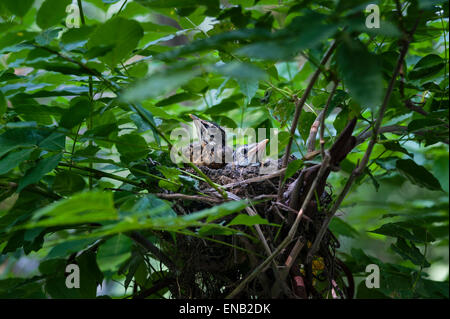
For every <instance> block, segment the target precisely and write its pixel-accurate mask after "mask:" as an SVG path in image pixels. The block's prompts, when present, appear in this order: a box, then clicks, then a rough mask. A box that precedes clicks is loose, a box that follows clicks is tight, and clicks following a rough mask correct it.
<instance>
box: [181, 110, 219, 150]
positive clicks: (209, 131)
mask: <svg viewBox="0 0 450 319" xmlns="http://www.w3.org/2000/svg"><path fill="white" fill-rule="evenodd" d="M189 116H190V117H191V119H192V120H193V121H194V126H195V130H196V132H197V137H198V140H199V142H200V143H201V144H202V145H206V144H209V145H212V146H216V145H218V146H222V147H224V146H225V140H226V136H225V134H226V133H225V130H224V129H223V128H221V127H220V126H219V125H218V124H216V123H214V122H208V121H205V120H202V119H201V118H198V117H197V116H195V115H193V114H189Z"/></svg>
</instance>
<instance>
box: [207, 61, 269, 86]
mask: <svg viewBox="0 0 450 319" xmlns="http://www.w3.org/2000/svg"><path fill="white" fill-rule="evenodd" d="M214 70H215V71H216V72H218V73H220V74H223V75H225V76H229V77H231V78H234V79H238V80H244V81H245V80H247V81H258V80H263V79H266V78H267V74H266V72H265V71H264V70H261V69H260V68H258V67H256V66H254V65H253V64H250V63H242V62H236V61H233V62H230V63H226V64H223V65H220V66H218V67H215V68H214Z"/></svg>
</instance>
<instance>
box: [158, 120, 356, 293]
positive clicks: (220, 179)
mask: <svg viewBox="0 0 450 319" xmlns="http://www.w3.org/2000/svg"><path fill="white" fill-rule="evenodd" d="M207 124H208V123H207ZM355 125H356V119H353V120H351V121H350V122H349V123H348V125H347V126H346V128H345V129H344V130H343V131H342V132H341V134H340V135H339V136H338V137H337V139H336V140H335V142H334V144H333V145H332V146H331V147H330V148H329V150H327V151H326V156H325V157H324V158H322V161H321V162H320V164H315V163H308V162H305V163H304V166H303V168H302V169H301V170H299V171H297V172H296V173H295V174H293V175H292V176H290V177H288V178H287V179H285V180H284V179H283V180H281V179H282V178H284V176H285V174H286V169H281V168H282V167H285V165H282V164H286V163H284V162H283V163H282V160H279V161H278V162H275V163H274V162H271V163H270V164H274V166H275V167H276V168H278V169H275V171H274V172H272V173H269V174H265V175H261V174H260V172H261V168H263V165H266V162H263V164H255V165H246V166H242V167H241V166H239V165H236V166H235V165H230V164H227V165H226V166H225V167H223V168H209V167H206V166H200V167H199V169H200V170H201V171H202V173H203V174H204V175H206V176H207V179H203V181H202V182H201V183H200V185H199V191H200V192H201V193H203V194H204V195H206V196H199V195H184V194H181V195H182V196H178V197H175V196H173V195H176V194H165V195H164V194H163V195H164V196H162V197H163V198H166V199H171V200H173V204H174V205H173V208H174V210H175V211H176V212H177V213H178V214H180V215H182V214H190V213H193V212H196V211H199V210H201V209H204V208H208V207H211V206H214V205H217V204H220V203H222V202H225V201H230V200H241V199H245V200H247V201H248V203H249V204H248V205H247V207H246V208H245V210H243V211H241V212H238V213H236V214H234V215H227V216H225V217H223V218H221V219H219V220H217V221H216V222H217V223H218V224H221V225H227V224H228V223H229V221H231V220H232V219H233V218H234V217H235V216H236V215H237V214H249V215H259V216H260V217H263V218H265V219H266V220H267V221H268V223H265V224H264V223H262V224H257V225H251V226H245V225H232V226H231V227H232V228H234V229H235V230H236V231H237V232H236V233H233V234H232V235H231V234H230V233H220V234H218V233H214V235H211V236H210V237H209V238H207V239H205V238H203V237H202V238H201V237H195V236H183V235H177V238H176V240H175V241H174V242H175V247H170V248H172V249H171V250H172V251H173V252H174V255H173V256H172V258H173V260H174V261H175V264H176V265H177V266H176V269H177V275H176V278H172V279H173V280H174V281H173V282H172V283H169V284H168V285H166V287H168V288H169V290H170V291H171V293H172V295H173V296H174V297H176V298H224V297H234V298H352V296H353V293H354V283H353V277H352V274H351V272H350V271H349V270H348V268H347V267H346V265H345V264H344V263H343V262H342V261H341V260H340V259H339V258H337V256H336V248H338V247H339V242H338V240H337V239H336V237H335V236H334V235H333V234H332V232H331V231H330V230H329V229H328V223H329V218H328V215H327V213H326V212H328V211H329V210H330V206H331V204H332V191H331V187H330V186H329V185H328V184H327V178H328V176H329V174H330V172H331V170H335V169H338V166H339V163H340V162H341V161H342V160H343V159H344V158H345V157H346V156H347V154H348V153H349V152H350V151H351V150H352V149H353V148H354V146H355V145H356V139H355V137H353V136H352V132H353V129H354V127H355ZM318 154H322V155H324V154H325V153H321V152H315V155H314V156H316V155H318ZM314 156H313V157H314ZM325 158H326V160H325ZM294 159H295V157H293V156H290V157H289V159H288V161H287V162H290V161H292V160H294ZM186 170H187V171H188V173H190V174H196V175H198V174H197V173H198V172H197V171H196V170H195V169H193V168H191V167H187V168H186ZM208 179H209V181H208ZM280 180H281V181H280ZM213 183H215V184H219V185H220V188H221V189H222V190H221V191H220V192H221V193H219V189H218V186H215V185H214V184H213ZM224 192H225V193H226V196H223V195H224ZM192 231H193V232H195V231H197V230H196V229H192ZM168 239H169V238H168ZM170 239H172V238H170ZM166 248H169V247H166ZM173 248H174V249H173Z"/></svg>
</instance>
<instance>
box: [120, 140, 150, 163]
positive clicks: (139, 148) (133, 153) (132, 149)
mask: <svg viewBox="0 0 450 319" xmlns="http://www.w3.org/2000/svg"><path fill="white" fill-rule="evenodd" d="M116 146H117V150H118V151H119V153H120V155H121V156H122V159H123V160H125V161H126V162H131V161H134V160H138V159H141V158H143V157H145V156H146V155H147V154H148V147H147V142H146V141H145V139H144V138H143V137H142V136H140V135H137V134H125V135H121V136H119V138H118V139H117V143H116Z"/></svg>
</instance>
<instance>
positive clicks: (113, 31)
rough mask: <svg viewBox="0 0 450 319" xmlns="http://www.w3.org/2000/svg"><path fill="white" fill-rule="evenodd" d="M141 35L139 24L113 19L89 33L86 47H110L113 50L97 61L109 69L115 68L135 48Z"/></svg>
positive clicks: (119, 18)
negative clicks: (106, 65)
mask: <svg viewBox="0 0 450 319" xmlns="http://www.w3.org/2000/svg"><path fill="white" fill-rule="evenodd" d="M143 34H144V31H143V30H142V27H141V26H140V24H139V22H137V21H135V20H128V19H124V18H121V17H115V18H112V19H110V20H108V21H107V22H105V23H104V24H103V25H101V26H99V27H98V28H97V29H96V30H95V31H94V32H92V33H91V35H90V38H89V41H88V43H87V47H88V49H93V48H94V47H110V46H112V47H113V49H112V50H110V52H109V53H106V54H105V55H104V56H102V57H100V58H99V59H100V60H101V61H103V62H105V63H106V64H108V65H109V66H110V67H115V66H116V64H118V63H119V62H121V61H122V60H123V59H124V58H126V57H127V56H128V55H129V54H130V52H131V51H132V50H133V49H135V48H136V46H137V45H138V43H139V40H140V39H141V38H142V36H143Z"/></svg>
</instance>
